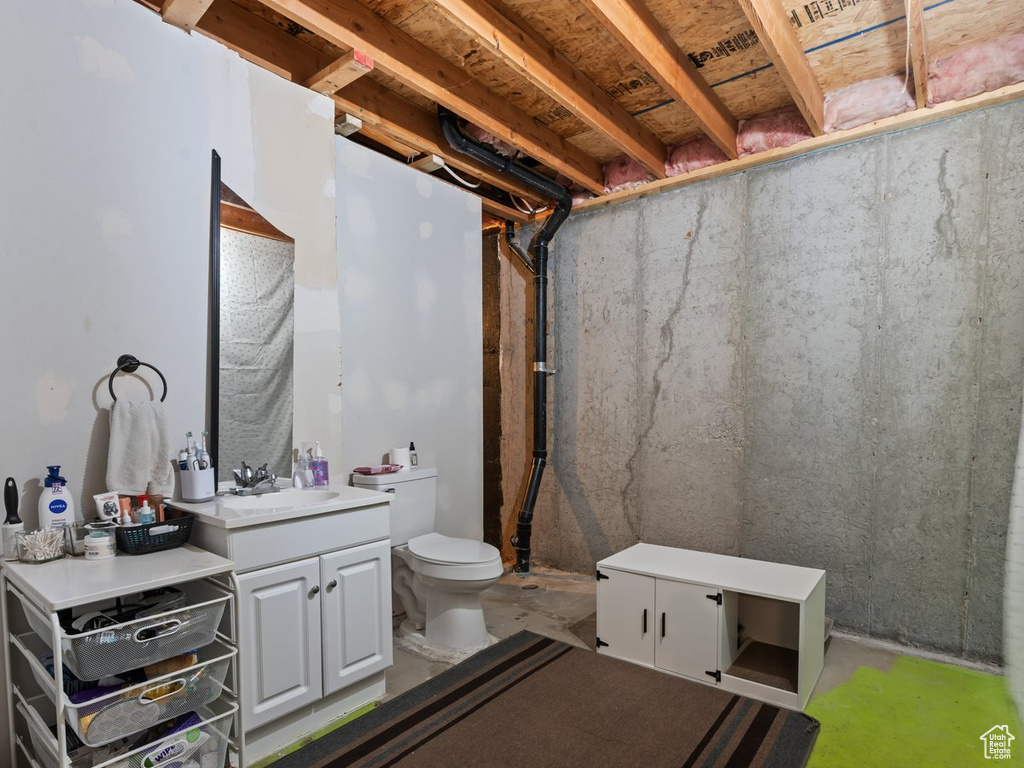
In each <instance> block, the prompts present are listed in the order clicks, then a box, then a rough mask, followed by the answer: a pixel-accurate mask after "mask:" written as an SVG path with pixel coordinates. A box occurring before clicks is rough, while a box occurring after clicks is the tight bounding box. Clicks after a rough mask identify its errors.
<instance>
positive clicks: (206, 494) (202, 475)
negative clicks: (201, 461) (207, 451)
mask: <svg viewBox="0 0 1024 768" xmlns="http://www.w3.org/2000/svg"><path fill="white" fill-rule="evenodd" d="M216 475H217V472H216V470H215V469H214V468H213V467H210V468H209V469H195V470H181V471H180V472H179V473H178V477H179V478H181V481H180V483H181V500H182V501H192V502H197V501H210V500H211V499H213V497H214V494H215V492H216V487H217V483H216Z"/></svg>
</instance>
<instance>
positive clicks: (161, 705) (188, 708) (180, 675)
mask: <svg viewBox="0 0 1024 768" xmlns="http://www.w3.org/2000/svg"><path fill="white" fill-rule="evenodd" d="M234 655H235V650H234V649H233V648H227V647H225V646H224V645H222V644H221V643H219V642H214V643H212V644H210V645H208V646H206V648H205V649H203V652H202V653H201V655H200V659H199V662H198V663H196V664H195V665H193V666H191V667H188V668H187V669H183V670H181V671H179V672H170V673H168V674H166V675H161V676H160V677H155V678H153V679H151V680H146V681H145V682H142V683H139V684H138V685H133V686H131V687H129V688H123V689H121V690H119V691H114V692H112V693H110V694H108V695H106V696H103V697H100V698H95V699H92V700H91V701H87V702H84V703H81V704H72V703H68V705H67V707H66V711H67V719H68V722H69V723H70V724H71V727H72V728H73V729H74V731H75V733H76V734H77V735H78V738H80V739H81V740H82V741H83V742H84V743H85V744H87V745H89V746H90V747H97V746H101V745H103V744H108V743H110V742H111V741H116V740H118V739H120V738H122V737H124V736H130V735H131V734H133V733H138V732H139V731H144V730H146V729H147V728H150V727H152V726H154V725H156V724H157V723H160V722H163V721H164V720H170V719H171V718H174V717H177V716H178V715H183V714H185V713H186V712H193V711H198V710H199V709H200V708H201V707H203V706H204V705H206V704H209V703H210V702H211V701H213V700H214V699H216V698H217V697H218V696H219V695H220V694H221V691H222V690H223V689H224V678H225V676H226V675H227V672H228V667H229V666H230V664H231V659H232V657H233V656H234Z"/></svg>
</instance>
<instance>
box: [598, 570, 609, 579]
mask: <svg viewBox="0 0 1024 768" xmlns="http://www.w3.org/2000/svg"><path fill="white" fill-rule="evenodd" d="M608 578H611V577H610V576H605V575H604V574H603V573H601V572H600V571H598V572H597V580H598V581H600V580H601V579H608Z"/></svg>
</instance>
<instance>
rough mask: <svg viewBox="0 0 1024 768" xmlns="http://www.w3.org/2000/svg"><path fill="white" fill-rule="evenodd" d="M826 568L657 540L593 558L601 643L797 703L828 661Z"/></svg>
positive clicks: (649, 662) (650, 662) (635, 657)
mask: <svg viewBox="0 0 1024 768" xmlns="http://www.w3.org/2000/svg"><path fill="white" fill-rule="evenodd" d="M824 638H825V572H824V571H821V570H818V569H814V568H802V567H799V566H793V565H783V564H779V563H767V562H762V561H759V560H750V559H747V558H738V557H729V556H726V555H715V554H711V553H708V552H695V551H691V550H685V549H675V548H672V547H662V546H657V545H653V544H637V545H635V546H632V547H630V548H629V549H626V550H623V551H622V552H619V553H617V554H615V555H612V556H611V557H608V558H606V559H604V560H602V561H600V562H599V563H598V564H597V645H598V648H597V650H598V652H599V653H603V654H605V655H608V656H615V657H617V658H620V659H625V660H627V661H632V662H635V663H637V664H642V665H644V666H647V667H652V668H654V669H659V670H662V671H665V672H669V673H672V674H676V675H680V676H683V677H687V678H690V679H693V680H697V681H699V682H702V683H706V684H709V685H716V686H720V687H722V688H724V689H726V690H729V691H733V692H734V693H739V694H743V695H746V696H751V697H753V698H756V699H760V700H762V701H768V702H771V703H773V704H778V705H779V706H783V707H787V708H789V709H797V710H802V709H803V708H804V707H805V706H806V704H807V700H808V698H810V695H811V691H812V690H813V689H814V685H815V683H817V680H818V677H819V675H820V674H821V670H822V666H823V663H824Z"/></svg>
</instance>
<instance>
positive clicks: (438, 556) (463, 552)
mask: <svg viewBox="0 0 1024 768" xmlns="http://www.w3.org/2000/svg"><path fill="white" fill-rule="evenodd" d="M409 551H410V552H412V553H413V554H414V555H416V557H418V558H419V559H420V560H425V561H427V562H430V563H438V564H440V565H479V564H480V563H489V562H491V561H492V560H494V559H495V558H498V557H501V553H500V552H498V550H497V549H496V548H494V547H492V546H491V545H490V544H485V543H484V542H482V541H476V540H474V539H457V538H455V537H453V536H443V535H442V534H440V533H426V534H424V535H423V536H416V537H415V538H412V539H409Z"/></svg>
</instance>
